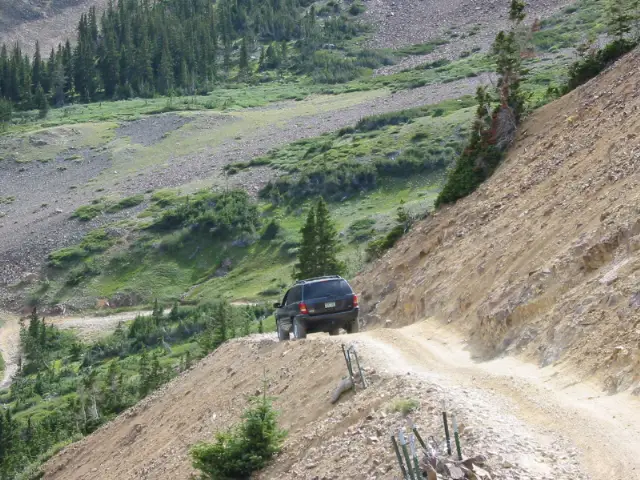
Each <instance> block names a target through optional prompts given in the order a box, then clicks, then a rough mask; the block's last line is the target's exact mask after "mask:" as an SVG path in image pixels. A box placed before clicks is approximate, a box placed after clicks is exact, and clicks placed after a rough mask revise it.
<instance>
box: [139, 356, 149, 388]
mask: <svg viewBox="0 0 640 480" xmlns="http://www.w3.org/2000/svg"><path fill="white" fill-rule="evenodd" d="M150 373H151V370H150V369H149V355H148V354H147V351H146V350H143V352H142V354H141V355H140V360H139V362H138V376H139V377H140V380H139V384H138V395H140V397H142V398H144V397H146V396H147V395H148V394H149V374H150Z"/></svg>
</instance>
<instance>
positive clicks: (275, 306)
mask: <svg viewBox="0 0 640 480" xmlns="http://www.w3.org/2000/svg"><path fill="white" fill-rule="evenodd" d="M280 306H281V305H280V304H279V303H278V302H276V303H274V304H273V308H280Z"/></svg>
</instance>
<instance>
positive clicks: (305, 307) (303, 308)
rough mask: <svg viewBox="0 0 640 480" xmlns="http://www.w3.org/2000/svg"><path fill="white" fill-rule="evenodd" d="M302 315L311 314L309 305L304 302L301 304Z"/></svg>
mask: <svg viewBox="0 0 640 480" xmlns="http://www.w3.org/2000/svg"><path fill="white" fill-rule="evenodd" d="M299 307H300V313H302V314H303V315H307V314H308V313H309V310H308V309H307V304H306V303H304V302H300V305H299Z"/></svg>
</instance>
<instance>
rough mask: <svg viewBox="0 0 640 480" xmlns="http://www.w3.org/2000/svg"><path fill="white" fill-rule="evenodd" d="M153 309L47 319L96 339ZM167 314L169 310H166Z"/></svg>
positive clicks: (84, 336) (89, 339)
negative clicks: (100, 315) (120, 324)
mask: <svg viewBox="0 0 640 480" xmlns="http://www.w3.org/2000/svg"><path fill="white" fill-rule="evenodd" d="M151 313H152V312H151V311H150V310H149V311H146V310H145V311H135V312H124V313H118V314H115V315H105V316H102V317H97V316H92V317H90V316H87V317H53V318H50V319H47V323H52V324H53V325H55V326H56V327H58V328H61V329H63V330H73V331H75V332H76V333H77V334H78V336H79V337H80V338H82V339H83V340H85V341H91V340H95V339H97V338H100V337H102V336H105V335H108V334H109V333H111V332H113V331H114V330H115V329H116V327H117V326H118V324H119V323H121V322H128V321H130V320H133V319H134V318H136V317H137V316H138V315H151ZM164 313H165V315H166V314H168V313H169V310H165V312H164Z"/></svg>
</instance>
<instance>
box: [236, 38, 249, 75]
mask: <svg viewBox="0 0 640 480" xmlns="http://www.w3.org/2000/svg"><path fill="white" fill-rule="evenodd" d="M238 68H239V73H238V77H239V78H240V79H246V78H247V76H248V75H249V52H248V49H247V37H242V44H241V45H240V60H239V62H238Z"/></svg>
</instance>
